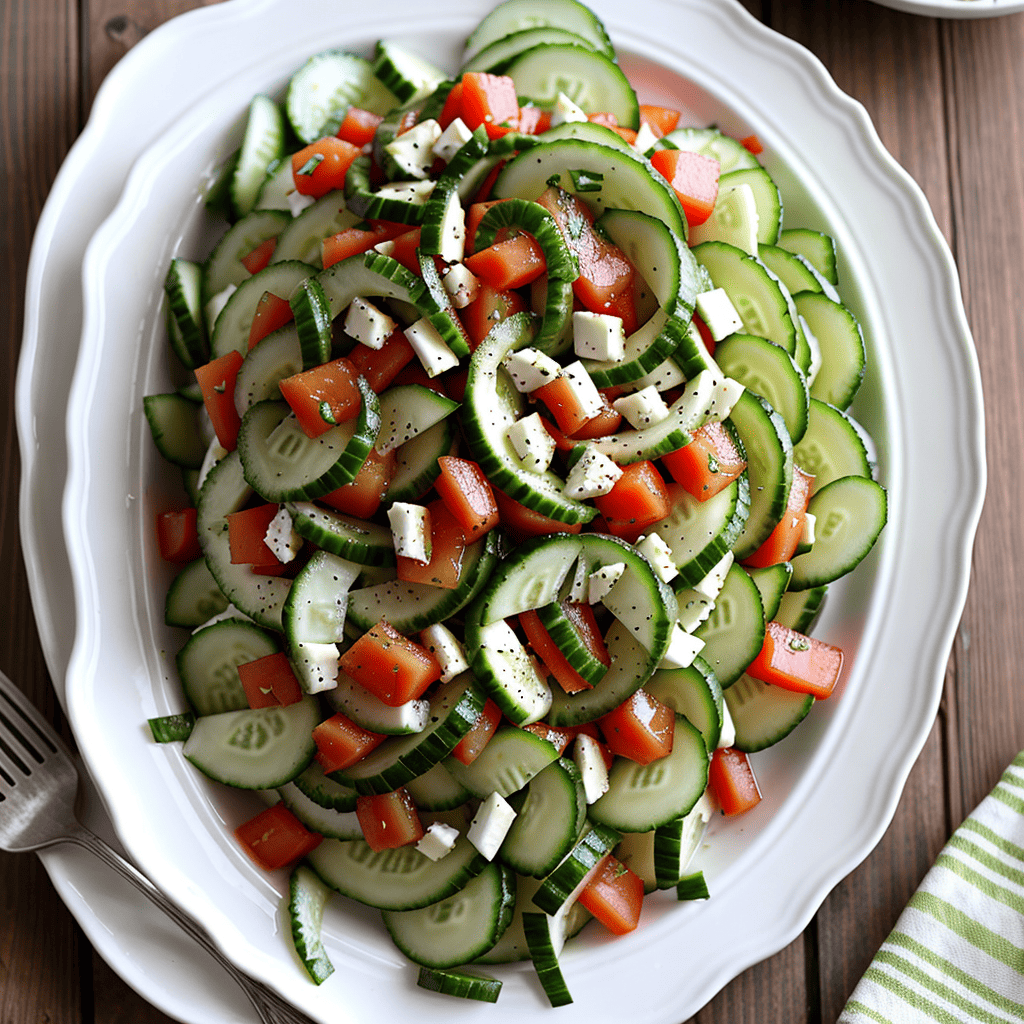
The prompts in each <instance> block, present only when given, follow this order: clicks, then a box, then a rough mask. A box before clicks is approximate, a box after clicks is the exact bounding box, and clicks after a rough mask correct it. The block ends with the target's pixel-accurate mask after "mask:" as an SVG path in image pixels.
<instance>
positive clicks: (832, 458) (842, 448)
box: [793, 398, 874, 490]
mask: <svg viewBox="0 0 1024 1024" xmlns="http://www.w3.org/2000/svg"><path fill="white" fill-rule="evenodd" d="M863 434H864V428H863V427H861V426H860V425H859V424H858V423H857V421H856V420H855V419H854V418H853V417H852V416H851V415H850V414H849V413H847V412H843V410H842V409H837V408H836V407H835V406H834V405H829V404H828V403H826V402H822V401H820V400H819V399H817V398H812V399H811V401H810V406H809V408H808V418H807V431H806V432H805V434H804V436H803V437H802V438H801V439H800V441H799V443H796V444H794V445H793V459H794V461H795V462H796V464H797V465H798V466H799V467H800V468H801V469H802V470H804V472H805V473H811V474H813V476H814V489H815V490H820V489H821V488H822V487H825V486H826V485H827V484H830V483H831V482H832V481H833V480H838V479H839V478H840V477H843V476H863V477H871V476H873V475H874V472H873V466H872V463H871V458H870V456H869V455H868V449H867V445H866V444H865V441H864V436H863Z"/></svg>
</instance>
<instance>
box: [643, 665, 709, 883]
mask: <svg viewBox="0 0 1024 1024" xmlns="http://www.w3.org/2000/svg"><path fill="white" fill-rule="evenodd" d="M644 690H645V692H646V693H648V694H649V695H650V696H651V697H653V698H654V699H655V700H656V701H658V702H659V703H661V704H666V705H667V706H668V707H670V708H671V709H672V710H673V711H675V712H676V714H678V715H683V716H684V717H685V718H686V720H687V721H688V722H690V724H691V725H694V726H696V728H697V729H698V730H699V731H700V734H701V737H702V738H703V740H704V745H705V746H706V747H707V749H708V750H714V749H715V747H717V746H718V740H719V738H720V736H721V735H722V684H721V683H719V681H718V676H716V675H715V672H714V670H713V669H712V668H711V666H710V665H709V664H708V663H707V662H706V661H705V660H704V658H703V657H701V656H700V655H698V656H697V657H696V658H694V659H693V664H692V665H690V666H688V667H687V668H670V669H664V668H662V669H658V671H657V672H655V673H654V675H653V676H651V678H650V679H649V680H647V682H646V683H644ZM673 884H675V883H673Z"/></svg>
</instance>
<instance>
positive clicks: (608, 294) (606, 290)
mask: <svg viewBox="0 0 1024 1024" xmlns="http://www.w3.org/2000/svg"><path fill="white" fill-rule="evenodd" d="M537 202H539V203H540V204H541V206H543V207H544V208H545V209H546V210H547V211H548V212H549V213H551V215H552V216H553V217H554V218H555V222H556V223H557V224H558V226H559V228H560V230H561V232H562V237H563V238H564V239H565V242H566V244H567V245H568V247H569V249H570V250H571V251H572V252H573V254H574V255H575V256H576V261H577V263H578V264H579V271H580V273H579V277H577V278H576V280H575V281H574V282H573V285H572V288H573V294H574V295H575V296H576V298H577V299H579V301H580V302H581V303H582V304H583V307H584V308H585V309H588V310H590V311H591V312H592V313H608V314H611V315H612V316H618V317H621V318H622V326H623V330H624V331H625V332H626V334H627V335H630V334H632V333H633V332H634V331H635V330H636V328H637V314H636V306H635V304H634V300H633V282H634V278H635V276H636V275H635V271H634V269H633V265H632V264H631V263H630V262H629V260H628V259H627V257H626V254H625V253H624V252H623V251H622V250H621V249H620V248H619V247H618V246H617V245H614V244H613V243H612V242H610V241H608V240H607V239H605V238H603V237H601V236H600V235H599V234H598V233H597V232H596V231H594V229H593V222H594V215H593V214H592V213H591V212H590V210H589V209H588V207H587V206H586V204H585V203H583V202H581V201H580V200H579V199H577V198H576V197H575V196H572V195H570V194H569V193H568V192H566V191H564V190H563V189H560V188H556V187H554V186H552V187H550V188H548V189H547V190H546V191H545V192H544V193H543V195H541V197H540V198H539V199H538V200H537Z"/></svg>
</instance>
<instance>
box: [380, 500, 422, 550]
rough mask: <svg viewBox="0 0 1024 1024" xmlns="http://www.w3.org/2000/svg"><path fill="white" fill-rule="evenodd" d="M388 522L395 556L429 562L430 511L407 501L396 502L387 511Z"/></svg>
mask: <svg viewBox="0 0 1024 1024" xmlns="http://www.w3.org/2000/svg"><path fill="white" fill-rule="evenodd" d="M388 522H389V523H390V524H391V536H392V538H393V539H394V542H395V554H396V555H400V556H401V557H403V558H414V559H415V560H416V561H417V562H424V563H425V562H429V561H430V552H431V548H432V544H431V540H432V537H431V527H430V509H428V508H427V507H426V506H424V505H413V504H412V503H410V502H407V501H396V502H395V503H394V504H393V505H392V506H391V508H389V509H388Z"/></svg>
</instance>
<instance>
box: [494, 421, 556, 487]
mask: <svg viewBox="0 0 1024 1024" xmlns="http://www.w3.org/2000/svg"><path fill="white" fill-rule="evenodd" d="M505 436H506V437H507V438H508V440H509V444H511V445H512V448H513V450H514V451H515V453H516V455H518V456H519V459H520V461H521V462H522V464H523V468H524V469H527V470H529V471H530V472H531V473H543V472H544V470H546V469H547V468H548V466H550V465H551V460H552V458H553V457H554V454H555V439H554V438H553V437H552V436H551V434H549V433H548V431H547V428H546V427H545V426H544V423H543V422H542V421H541V418H540V414H539V413H535V412H533V413H530V415H529V416H524V417H523V418H522V419H518V420H516V421H515V422H514V423H512V424H511V425H510V426H509V428H508V430H506V431H505Z"/></svg>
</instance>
